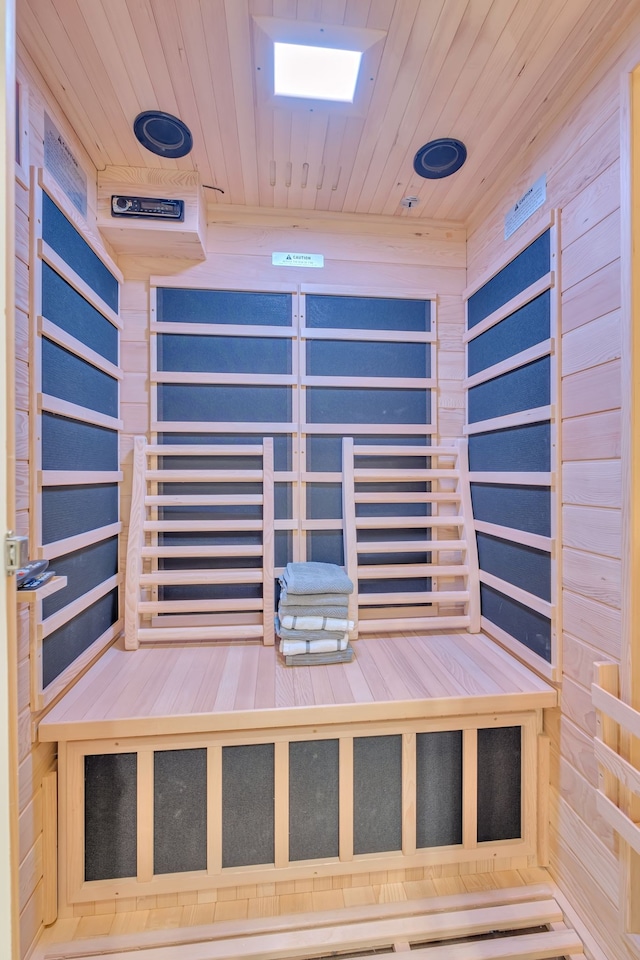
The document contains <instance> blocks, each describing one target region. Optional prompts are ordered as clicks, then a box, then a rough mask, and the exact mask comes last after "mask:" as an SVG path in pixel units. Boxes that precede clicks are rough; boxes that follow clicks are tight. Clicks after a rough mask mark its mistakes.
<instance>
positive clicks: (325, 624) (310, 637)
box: [276, 561, 353, 666]
mask: <svg viewBox="0 0 640 960" xmlns="http://www.w3.org/2000/svg"><path fill="white" fill-rule="evenodd" d="M280 585H281V588H282V589H281V591H280V604H279V606H278V617H277V621H276V630H277V633H278V635H279V636H280V652H281V653H282V655H283V656H284V658H285V662H286V663H287V664H288V665H290V666H296V665H303V664H312V663H341V662H344V661H349V660H351V659H352V658H353V649H352V647H351V646H350V645H349V631H350V630H352V629H353V622H352V621H351V620H349V614H348V602H349V601H348V597H349V594H350V593H351V592H352V591H353V584H352V583H351V580H350V579H349V577H348V576H347V575H346V573H345V572H344V570H343V569H342V567H338V566H337V565H336V564H335V563H316V562H313V561H309V562H307V563H288V564H287V566H286V567H285V569H284V573H283V574H282V577H281V578H280Z"/></svg>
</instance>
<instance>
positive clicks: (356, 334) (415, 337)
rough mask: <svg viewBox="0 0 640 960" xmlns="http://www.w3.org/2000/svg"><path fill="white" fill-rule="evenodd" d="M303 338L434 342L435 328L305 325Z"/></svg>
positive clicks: (301, 336)
mask: <svg viewBox="0 0 640 960" xmlns="http://www.w3.org/2000/svg"><path fill="white" fill-rule="evenodd" d="M300 339H301V340H364V341H365V342H367V343H371V342H372V341H376V342H378V343H434V342H435V340H436V334H435V332H434V331H433V330H425V331H416V330H348V329H343V328H327V329H321V328H311V327H303V328H302V330H301V331H300Z"/></svg>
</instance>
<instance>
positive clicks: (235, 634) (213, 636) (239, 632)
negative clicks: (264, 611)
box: [138, 624, 262, 643]
mask: <svg viewBox="0 0 640 960" xmlns="http://www.w3.org/2000/svg"><path fill="white" fill-rule="evenodd" d="M138 637H139V638H140V642H141V643H144V642H145V641H146V642H149V641H153V642H156V643H157V642H159V641H164V642H166V643H173V642H175V641H176V640H179V641H180V642H181V643H188V642H189V641H191V642H196V641H200V642H208V641H210V640H221V641H227V640H251V639H256V640H259V639H261V638H262V626H259V625H258V626H254V625H252V624H232V625H229V626H210V627H177V628H174V629H173V630H172V629H171V628H170V627H140V629H139V630H138Z"/></svg>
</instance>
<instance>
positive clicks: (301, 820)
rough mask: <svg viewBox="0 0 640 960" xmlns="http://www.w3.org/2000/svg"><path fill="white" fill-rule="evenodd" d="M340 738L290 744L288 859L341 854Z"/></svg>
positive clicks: (318, 857) (317, 857)
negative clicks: (339, 843)
mask: <svg viewBox="0 0 640 960" xmlns="http://www.w3.org/2000/svg"><path fill="white" fill-rule="evenodd" d="M338 839H339V788H338V740H310V741H305V742H301V743H290V744H289V859H290V860H318V859H320V858H323V857H337V856H338V854H339V846H338Z"/></svg>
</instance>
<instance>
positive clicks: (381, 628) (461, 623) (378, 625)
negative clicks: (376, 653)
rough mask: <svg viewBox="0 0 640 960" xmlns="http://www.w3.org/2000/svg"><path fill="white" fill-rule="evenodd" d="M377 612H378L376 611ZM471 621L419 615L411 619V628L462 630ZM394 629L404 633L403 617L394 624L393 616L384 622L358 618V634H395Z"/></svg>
mask: <svg viewBox="0 0 640 960" xmlns="http://www.w3.org/2000/svg"><path fill="white" fill-rule="evenodd" d="M376 612H377V611H376ZM470 622H471V620H470V618H469V617H468V616H466V615H464V616H459V617H457V616H447V617H420V616H418V615H417V614H416V615H414V616H412V617H411V628H412V629H414V630H462V629H464V627H468V626H469V624H470ZM394 629H396V630H398V631H404V630H406V629H407V621H406V619H405V618H404V617H403V616H402V617H399V618H398V620H397V623H394V620H393V614H392V613H390V615H389V616H388V617H387V618H386V619H384V620H373V619H372V620H370V619H369V618H368V617H362V616H360V617H359V618H358V633H385V634H386V633H393V632H394Z"/></svg>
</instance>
